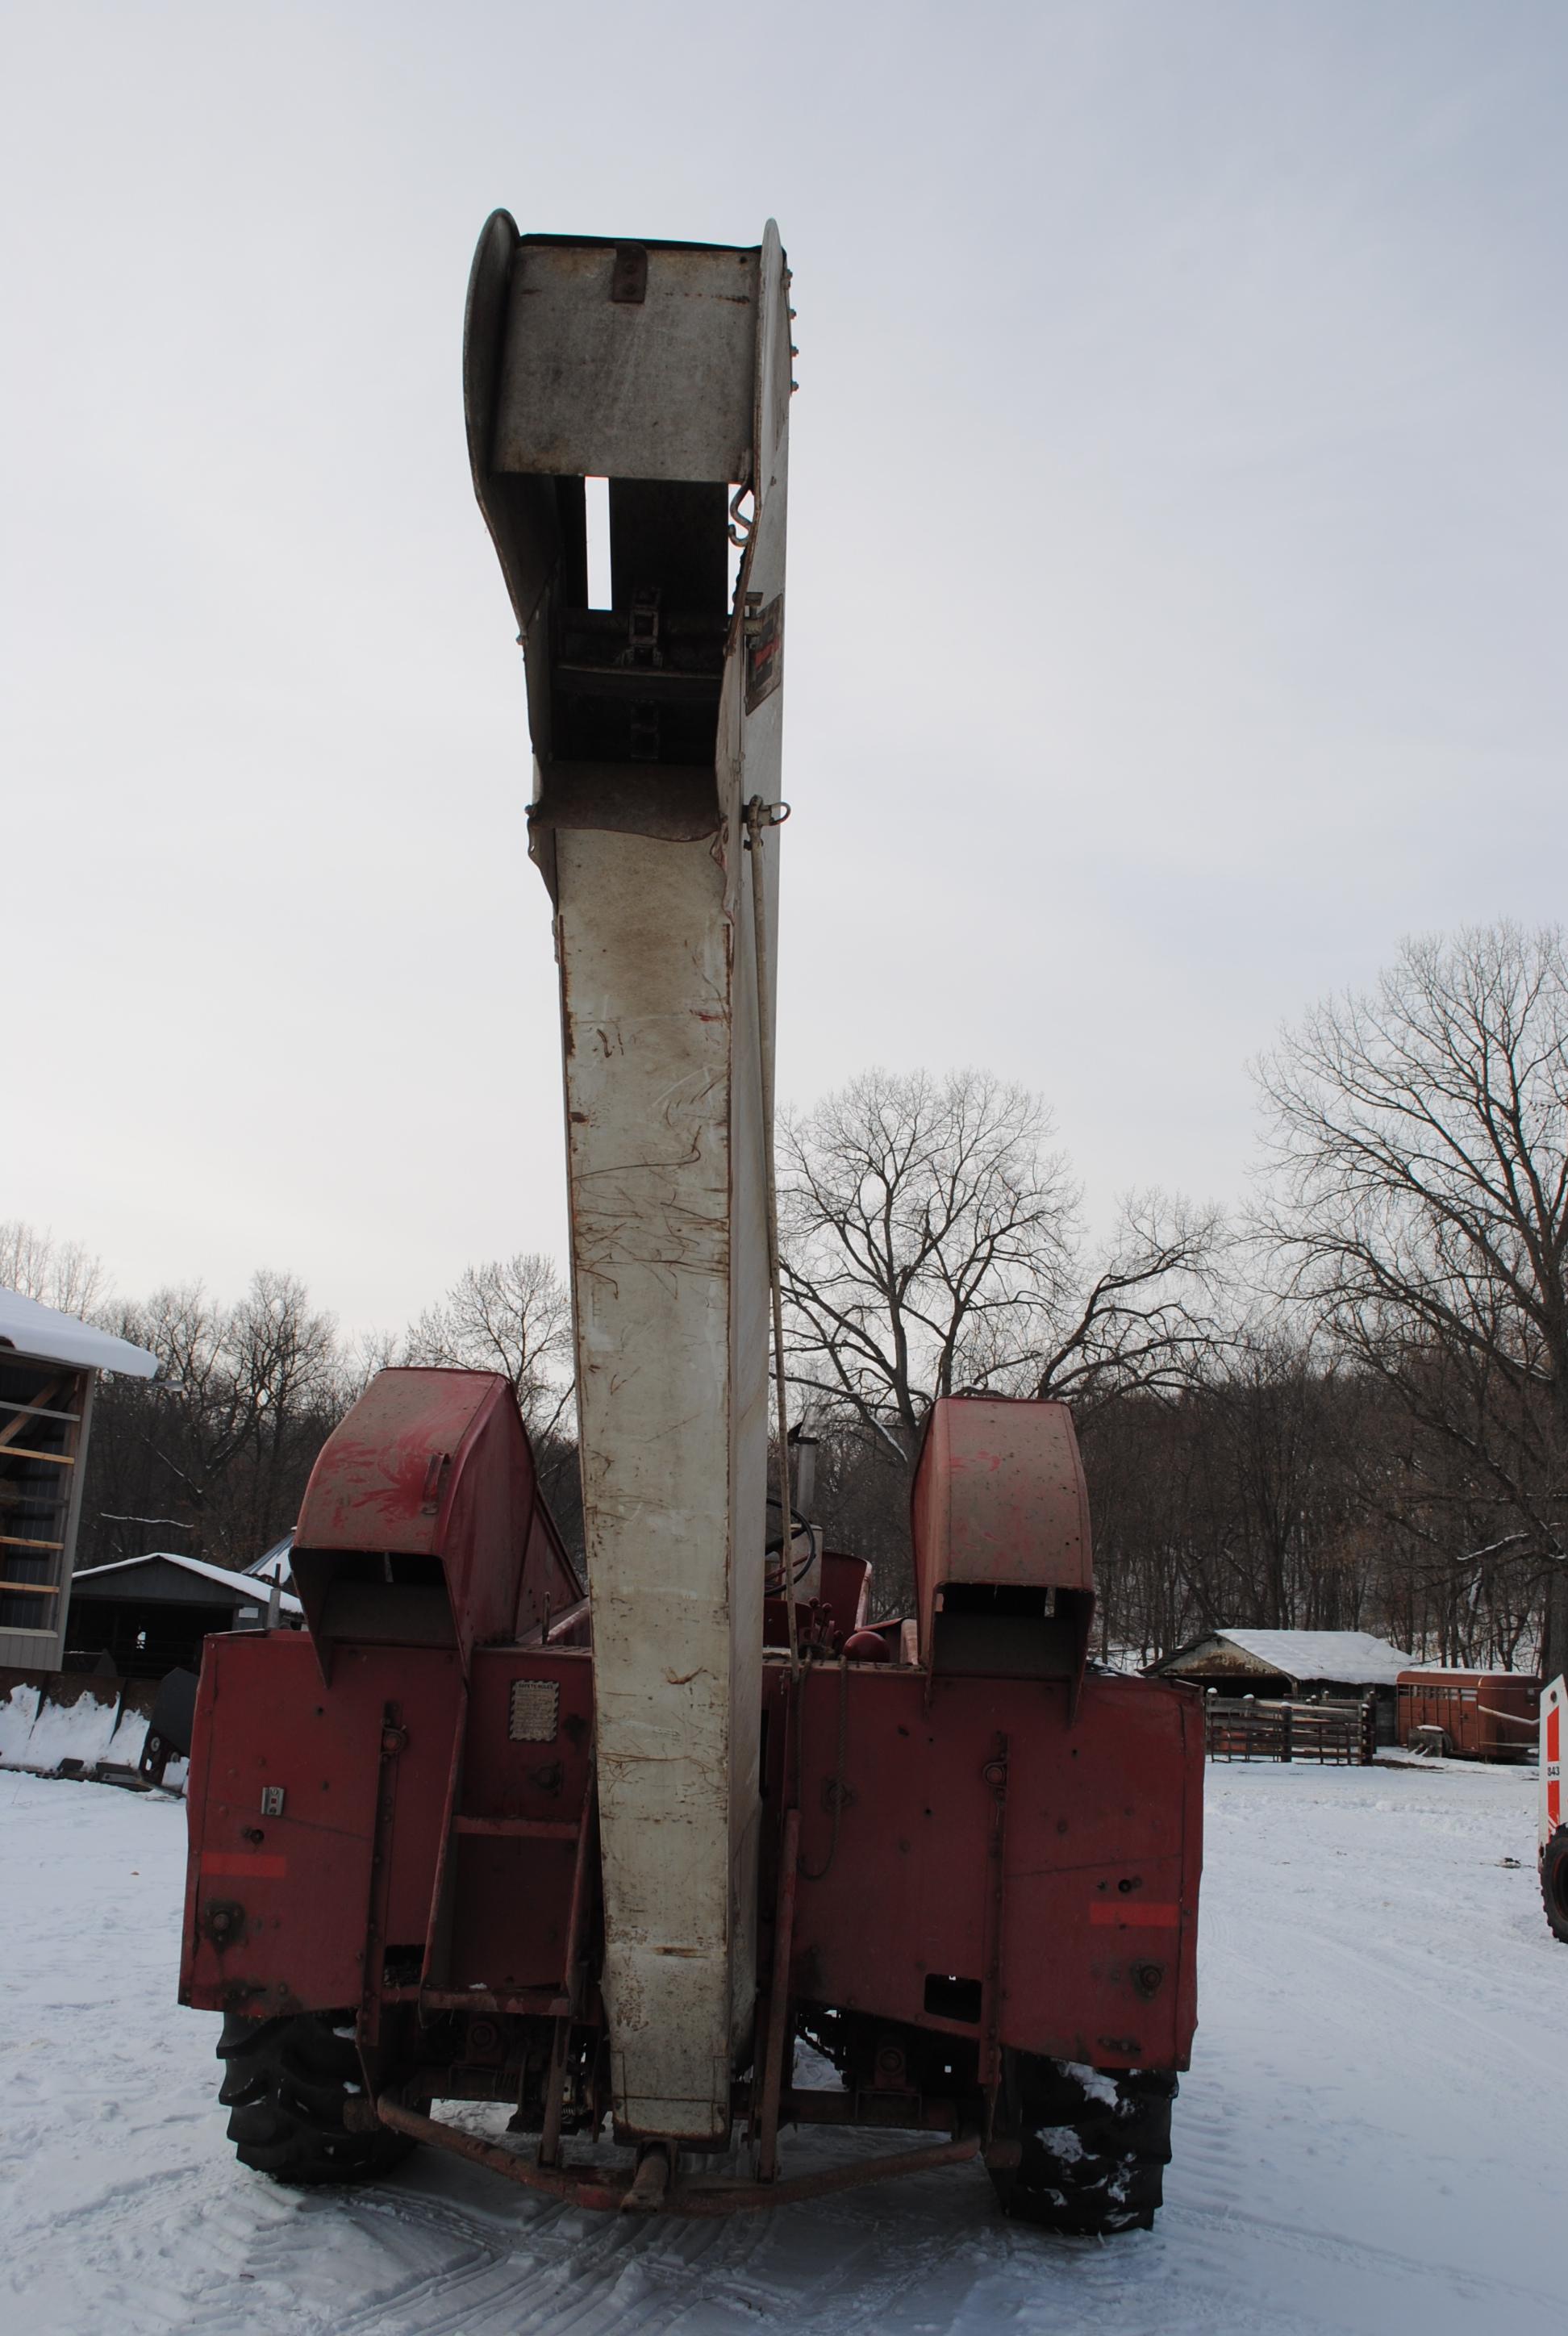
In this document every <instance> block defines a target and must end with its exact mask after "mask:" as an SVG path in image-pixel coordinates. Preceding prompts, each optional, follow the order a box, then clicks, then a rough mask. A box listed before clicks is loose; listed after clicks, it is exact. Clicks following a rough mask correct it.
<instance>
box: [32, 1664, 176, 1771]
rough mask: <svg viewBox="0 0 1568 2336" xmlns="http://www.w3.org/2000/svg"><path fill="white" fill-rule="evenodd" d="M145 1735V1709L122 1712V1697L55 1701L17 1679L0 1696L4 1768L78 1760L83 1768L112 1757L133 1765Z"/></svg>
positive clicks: (47, 1767)
mask: <svg viewBox="0 0 1568 2336" xmlns="http://www.w3.org/2000/svg"><path fill="white" fill-rule="evenodd" d="M146 1741H147V1719H146V1716H145V1714H144V1713H142V1712H140V1711H127V1712H125V1713H123V1714H122V1712H121V1709H120V1706H119V1703H118V1702H117V1701H116V1702H114V1703H100V1702H99V1700H98V1698H97V1697H96V1696H94V1695H82V1696H78V1698H77V1699H76V1701H75V1702H74V1703H72V1704H61V1703H52V1702H51V1701H50V1700H49V1698H47V1697H46V1696H44V1697H42V1698H41V1697H40V1694H39V1690H38V1689H37V1688H35V1687H33V1686H30V1685H28V1684H26V1683H23V1682H19V1683H17V1684H15V1685H14V1686H13V1687H12V1688H11V1689H10V1690H9V1692H8V1693H7V1694H6V1695H5V1698H4V1699H3V1700H0V1768H46V1769H52V1768H58V1767H59V1766H60V1764H61V1762H62V1761H63V1760H79V1761H80V1762H81V1764H82V1766H83V1767H84V1768H92V1767H96V1766H97V1765H98V1763H99V1762H100V1761H111V1762H114V1763H117V1764H120V1765H122V1766H123V1767H128V1768H134V1767H135V1766H136V1764H137V1762H138V1761H139V1760H140V1759H141V1747H142V1746H143V1745H144V1744H145V1743H146Z"/></svg>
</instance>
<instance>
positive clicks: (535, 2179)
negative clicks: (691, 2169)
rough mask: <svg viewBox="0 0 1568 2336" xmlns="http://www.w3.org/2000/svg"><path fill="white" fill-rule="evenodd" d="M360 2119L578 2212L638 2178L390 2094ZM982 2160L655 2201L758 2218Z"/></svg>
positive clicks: (700, 2183) (870, 2168)
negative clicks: (490, 2134) (509, 2139)
mask: <svg viewBox="0 0 1568 2336" xmlns="http://www.w3.org/2000/svg"><path fill="white" fill-rule="evenodd" d="M363 2116H364V2118H365V2122H368V2121H369V2119H370V2118H371V2117H375V2119H376V2120H377V2121H379V2123H381V2124H382V2125H384V2126H389V2127H391V2129H392V2131H393V2132H394V2133H402V2134H406V2135H407V2136H408V2137H409V2139H410V2140H411V2141H424V2142H430V2143H432V2144H433V2146H435V2147H436V2148H437V2149H446V2150H450V2151H451V2152H452V2154H453V2156H455V2157H465V2158H467V2159H468V2161H469V2163H470V2164H471V2165H472V2166H488V2167H489V2169H490V2171H491V2172H492V2174H500V2175H504V2177H505V2178H506V2180H507V2181H509V2182H515V2183H517V2184H519V2185H521V2187H522V2188H523V2189H525V2190H541V2191H543V2192H545V2193H546V2194H547V2195H549V2196H550V2197H552V2198H562V2199H565V2200H567V2201H568V2202H569V2203H570V2205H574V2206H592V2207H598V2208H600V2209H603V2210H606V2211H609V2212H614V2211H615V2210H617V2209H618V2208H619V2207H620V2206H621V2205H623V2204H624V2203H625V2201H626V2197H627V2194H628V2191H629V2190H630V2189H631V2186H632V2184H633V2182H634V2180H635V2179H636V2175H635V2174H634V2173H633V2171H632V2170H631V2169H629V2168H625V2167H603V2166H541V2165H537V2164H533V2163H531V2161H530V2160H529V2159H528V2158H527V2157H524V2156H521V2154H520V2153H519V2152H518V2151H516V2150H511V2149H503V2148H502V2147H501V2146H500V2145H499V2144H498V2143H496V2142H493V2141H486V2140H484V2139H483V2138H482V2136H480V2135H478V2134H472V2133H464V2132H463V2130H462V2128H461V2127H458V2126H453V2125H444V2124H443V2123H442V2121H441V2120H440V2119H439V2118H438V2117H421V2116H420V2115H419V2113H418V2111H417V2110H414V2109H410V2108H405V2107H404V2105H403V2103H402V2102H401V2101H398V2100H394V2099H393V2098H391V2097H390V2096H389V2095H386V2094H384V2095H383V2096H382V2097H381V2098H380V2099H379V2100H377V2101H376V2103H375V2108H374V2110H373V2111H372V2110H369V2109H367V2110H365V2112H364V2113H363ZM979 2155H980V2136H979V2133H975V2132H970V2133H964V2134H960V2135H959V2136H957V2137H956V2138H955V2139H954V2140H951V2141H942V2142H931V2143H929V2144H928V2145H927V2146H925V2147H924V2148H921V2149H903V2150H899V2151H897V2152H896V2153H895V2154H894V2155H893V2156H890V2157H865V2158H860V2159H857V2160H855V2161H853V2162H852V2164H850V2165H848V2166H822V2167H819V2168H818V2169H817V2171H816V2172H815V2173H813V2174H795V2175H789V2176H788V2177H787V2178H786V2179H785V2180H784V2181H782V2182H748V2181H746V2180H745V2179H744V2178H743V2177H742V2176H740V2175H730V2174H716V2175H715V2174H708V2175H692V2176H690V2177H677V2179H676V2180H675V2181H674V2182H672V2183H671V2184H670V2185H669V2186H668V2187H667V2189H666V2190H665V2191H664V2193H663V2195H662V2196H661V2197H660V2198H659V2199H658V2201H657V2211H658V2212H659V2213H661V2214H686V2215H716V2214H745V2213H755V2212H756V2211H757V2210H758V2209H759V2208H762V2207H765V2206H787V2205H793V2204H794V2203H795V2202H796V2201H797V2200H800V2199H803V2198H822V2197H826V2196H830V2195H832V2194H833V2192H834V2191H838V2190H858V2189H861V2188H862V2187H863V2186H864V2185H866V2184H867V2183H870V2182H889V2181H892V2180H895V2179H896V2178H897V2177H898V2176H899V2175H902V2174H923V2173H926V2172H928V2171H929V2170H930V2169H932V2168H934V2167H937V2166H964V2165H968V2164H969V2161H970V2160H971V2159H973V2158H976V2157H978V2156H979Z"/></svg>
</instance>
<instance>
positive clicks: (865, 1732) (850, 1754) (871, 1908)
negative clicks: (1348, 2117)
mask: <svg viewBox="0 0 1568 2336" xmlns="http://www.w3.org/2000/svg"><path fill="white" fill-rule="evenodd" d="M766 1688H767V1692H768V1698H769V1711H770V1720H769V1727H768V1746H769V1768H768V1777H767V1786H768V1795H769V1806H778V1796H780V1795H782V1792H783V1788H784V1767H783V1762H784V1734H785V1730H784V1726H783V1714H784V1705H785V1702H786V1699H787V1695H788V1674H787V1670H786V1669H785V1667H784V1665H783V1663H782V1662H780V1661H779V1660H777V1659H770V1660H769V1662H768V1665H767V1670H766ZM925 1688H926V1682H925V1680H924V1679H923V1678H922V1677H921V1675H920V1673H919V1672H911V1671H908V1670H902V1669H892V1668H891V1667H890V1666H885V1665H871V1664H866V1665H854V1666H851V1667H850V1668H849V1669H848V1672H847V1676H846V1677H844V1678H843V1679H842V1680H841V1677H840V1673H839V1670H838V1669H837V1667H836V1666H834V1667H833V1668H828V1667H825V1666H822V1665H818V1664H813V1665H810V1666H809V1667H808V1669H807V1671H806V1674H805V1678H804V1680H803V1687H802V1690H801V1748H800V1756H799V1759H800V1767H799V1774H800V1810H801V1868H802V1870H801V1878H800V1883H799V1891H798V1898H797V1903H796V1908H795V1914H794V1954H793V1970H792V1973H791V1983H792V1988H793V1991H794V1994H795V1996H796V1997H797V1998H799V1999H801V2000H805V2001H813V2002H819V2003H823V2004H828V2005H833V2006H836V2007H840V2008H843V2009H847V2010H852V2011H855V2012H858V2013H864V2014H866V2015H868V2016H870V2017H874V2018H876V2019H880V2020H889V2021H898V2022H907V2023H909V2024H910V2025H911V2026H914V2027H923V2028H927V2029H933V2030H936V2031H938V2032H940V2033H944V2034H948V2035H952V2036H954V2037H957V2038H963V2039H969V2041H970V2042H971V2043H972V2044H973V2045H975V2046H976V2047H977V2048H979V2047H981V2046H982V2045H983V2044H984V2043H985V2042H986V2041H987V2040H988V2039H987V2038H986V2036H985V2034H984V2028H985V2026H989V2018H987V2017H986V2016H985V2015H986V2014H987V2012H988V2011H989V2004H988V1998H989V1999H990V2000H994V2002H995V2004H996V2006H997V2039H996V2040H997V2042H998V2043H999V2044H1000V2045H1002V2046H1008V2047H1012V2048H1014V2049H1020V2050H1024V2051H1029V2052H1038V2053H1043V2054H1046V2055H1047V2056H1049V2057H1050V2058H1053V2059H1064V2060H1076V2061H1084V2062H1087V2063H1089V2064H1091V2065H1093V2066H1095V2067H1099V2068H1127V2067H1133V2068H1139V2067H1145V2068H1184V2067H1185V2066H1186V2065H1187V2059H1188V2055H1189V2052H1190V2049H1191V2045H1192V2039H1193V2029H1194V2027H1195V2024H1196V2018H1197V1903H1198V1881H1199V1873H1200V1868H1201V1864H1202V1855H1203V1714H1202V1711H1201V1709H1200V1708H1199V1705H1198V1699H1197V1698H1196V1697H1194V1696H1193V1695H1192V1694H1191V1693H1189V1692H1188V1691H1186V1690H1185V1689H1180V1688H1164V1687H1158V1686H1155V1685H1154V1682H1152V1681H1148V1680H1144V1679H1115V1678H1108V1677H1101V1676H1097V1675H1095V1674H1091V1675H1090V1676H1089V1677H1088V1678H1087V1679H1086V1680H1085V1681H1084V1684H1083V1689H1082V1693H1081V1697H1080V1700H1079V1705H1078V1710H1077V1716H1076V1719H1074V1718H1069V1710H1068V1705H1069V1686H1068V1683H1066V1682H1065V1681H1042V1680H1034V1679H1027V1680H1026V1679H1016V1680H1015V1679H937V1680H935V1681H934V1682H932V1683H931V1692H930V1699H929V1702H928V1699H927V1697H926V1693H925ZM841 1691H842V1694H843V1697H844V1703H843V1718H842V1726H841V1718H840V1696H841ZM998 1735H1003V1736H1005V1737H1006V1738H1007V1747H1008V1748H1007V1752H1006V1755H1005V1759H1006V1769H1007V1772H1006V1779H1005V1782H1006V1785H1007V1814H1006V1827H1005V1833H1003V1832H1002V1831H1001V1828H1000V1825H999V1811H998V1788H999V1787H998V1776H997V1773H996V1769H997V1763H998V1749H997V1739H998ZM841 1746H842V1750H841ZM835 1813H836V1825H835ZM835 1830H836V1833H837V1847H836V1851H834V1850H833V1838H834V1834H835ZM998 1840H999V1842H1000V1845H1001V1854H1000V1860H999V1868H998V1864H997V1863H996V1862H995V1861H994V1860H993V1855H992V1852H993V1846H994V1845H995V1844H998ZM830 1853H832V1854H831V1855H830ZM998 1870H999V1876H1000V1881H999V1918H1000V1927H999V1931H995V1930H993V1929H992V1927H991V1926H992V1923H993V1922H994V1921H995V1919H996V1916H997V1913H998ZM933 1973H935V1974H943V1975H950V1976H953V1977H959V1978H962V1979H966V1980H969V1981H972V1982H973V1983H974V1993H975V1998H976V2002H975V2017H974V2018H973V2019H970V2020H956V2019H951V2018H945V2017H943V2016H941V2015H940V2013H938V2012H935V2011H932V2010H928V2008H927V1983H928V1980H929V1979H930V1975H931V1974H933Z"/></svg>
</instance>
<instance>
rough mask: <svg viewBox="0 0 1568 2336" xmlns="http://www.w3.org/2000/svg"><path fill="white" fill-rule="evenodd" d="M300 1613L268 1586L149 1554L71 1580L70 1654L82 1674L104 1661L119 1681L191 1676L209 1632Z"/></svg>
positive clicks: (259, 1626) (294, 1618)
mask: <svg viewBox="0 0 1568 2336" xmlns="http://www.w3.org/2000/svg"><path fill="white" fill-rule="evenodd" d="M274 1601H276V1609H277V1611H276V1615H275V1616H274V1615H272V1607H273V1604H274ZM303 1611H304V1610H303V1609H302V1607H301V1606H300V1603H299V1601H298V1599H297V1598H296V1597H293V1596H292V1595H291V1594H290V1593H289V1592H288V1591H285V1590H280V1589H279V1588H278V1584H277V1583H276V1582H270V1581H265V1580H263V1579H261V1578H260V1577H259V1576H258V1574H255V1573H236V1572H231V1571H230V1570H229V1567H227V1566H223V1565H209V1564H208V1563H207V1562H206V1560H205V1559H204V1558H200V1557H185V1556H182V1555H177V1554H175V1553H174V1552H170V1551H167V1550H154V1551H152V1552H150V1553H149V1554H148V1555H147V1556H146V1557H125V1558H121V1559H119V1560H118V1561H117V1562H115V1563H114V1564H112V1565H94V1566H91V1567H89V1568H88V1569H87V1570H86V1571H85V1572H82V1573H79V1574H78V1575H77V1576H76V1582H75V1588H74V1591H73V1596H72V1600H71V1653H72V1657H73V1660H77V1661H80V1662H81V1664H82V1665H83V1668H86V1667H89V1666H91V1664H92V1661H93V1658H94V1656H107V1657H108V1659H109V1663H110V1665H111V1666H112V1669H113V1670H114V1671H115V1672H116V1673H117V1675H118V1676H119V1677H120V1678H121V1679H161V1678H162V1677H163V1674H164V1673H165V1671H169V1670H174V1669H186V1670H193V1671H194V1670H199V1669H200V1666H201V1641H202V1640H203V1639H205V1638H206V1637H208V1636H209V1633H210V1632H212V1631H215V1630H265V1629H266V1628H267V1627H268V1620H269V1617H270V1618H271V1619H273V1620H275V1621H278V1622H281V1623H283V1624H285V1625H293V1626H294V1627H296V1628H297V1626H298V1624H299V1622H300V1621H301V1620H302V1618H303Z"/></svg>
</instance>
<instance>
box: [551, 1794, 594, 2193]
mask: <svg viewBox="0 0 1568 2336" xmlns="http://www.w3.org/2000/svg"><path fill="white" fill-rule="evenodd" d="M598 1806H599V1767H598V1763H597V1761H596V1760H593V1759H592V1758H591V1757H590V1760H589V1771H588V1783H587V1785H586V1786H585V1787H584V1790H583V1796H582V1815H581V1818H580V1820H579V1825H578V1835H577V1863H576V1864H575V1865H574V1867H573V1868H572V1876H571V1906H570V1912H569V1913H568V1915H567V1922H566V1969H565V1974H564V1976H563V1978H562V1981H561V1995H560V2010H559V2012H558V2013H557V2015H556V2022H555V2035H554V2038H553V2039H552V2041H551V2044H550V2073H549V2075H548V2077H547V2078H546V2079H545V2082H546V2084H547V2086H548V2088H549V2090H548V2092H547V2094H546V2098H545V2104H544V2125H543V2127H542V2130H541V2134H540V2137H539V2164H540V2166H544V2167H550V2166H560V2122H561V2092H562V2088H563V2087H564V2086H565V2083H566V2058H567V2052H568V2050H569V2049H570V2042H571V2028H572V2022H573V2020H575V2019H576V2018H577V2016H578V2014H579V2011H580V2010H581V2008H582V1929H583V1923H584V1921H585V1919H586V1917H587V1912H588V1877H589V1869H590V1866H591V1864H592V1860H591V1858H590V1856H589V1844H591V1842H592V1840H593V1837H594V1818H595V1815H596V1814H597V1811H598Z"/></svg>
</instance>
